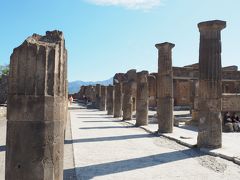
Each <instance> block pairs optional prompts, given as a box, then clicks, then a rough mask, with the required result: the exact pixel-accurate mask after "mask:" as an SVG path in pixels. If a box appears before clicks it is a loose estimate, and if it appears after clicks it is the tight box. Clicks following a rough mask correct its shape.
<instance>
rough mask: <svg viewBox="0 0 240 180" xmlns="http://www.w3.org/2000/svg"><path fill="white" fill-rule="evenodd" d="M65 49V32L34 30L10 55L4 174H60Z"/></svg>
mask: <svg viewBox="0 0 240 180" xmlns="http://www.w3.org/2000/svg"><path fill="white" fill-rule="evenodd" d="M66 66H67V51H66V49H65V42H64V37H63V33H62V32H60V31H52V32H47V33H46V36H40V35H36V34H34V35H33V36H31V37H29V38H27V39H26V40H25V41H24V43H23V44H22V45H21V46H19V47H17V48H15V49H14V51H13V53H12V55H11V62H10V74H9V94H8V121H7V152H6V177H5V178H6V180H16V179H24V180H33V179H36V180H45V179H48V180H62V179H63V142H64V123H65V121H66V119H65V118H66V117H67V115H66V99H67V97H66V93H67V90H66V88H67V81H66V79H67V70H66Z"/></svg>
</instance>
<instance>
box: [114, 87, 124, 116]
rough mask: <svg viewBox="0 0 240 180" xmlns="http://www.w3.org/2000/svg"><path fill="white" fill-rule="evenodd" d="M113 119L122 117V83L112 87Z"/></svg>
mask: <svg viewBox="0 0 240 180" xmlns="http://www.w3.org/2000/svg"><path fill="white" fill-rule="evenodd" d="M114 90H115V94H114V108H113V109H114V117H121V116H122V83H115V85H114Z"/></svg>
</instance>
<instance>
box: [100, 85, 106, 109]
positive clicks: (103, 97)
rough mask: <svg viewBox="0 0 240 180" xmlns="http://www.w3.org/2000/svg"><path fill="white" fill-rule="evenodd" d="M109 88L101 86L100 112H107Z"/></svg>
mask: <svg viewBox="0 0 240 180" xmlns="http://www.w3.org/2000/svg"><path fill="white" fill-rule="evenodd" d="M106 98H107V87H106V86H101V98H100V108H99V110H100V111H105V110H106V102H107V99H106Z"/></svg>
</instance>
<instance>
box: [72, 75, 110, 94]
mask: <svg viewBox="0 0 240 180" xmlns="http://www.w3.org/2000/svg"><path fill="white" fill-rule="evenodd" d="M95 84H101V85H105V86H106V85H109V84H113V78H110V79H107V80H105V81H96V82H92V81H89V82H85V81H73V82H69V83H68V93H69V94H73V93H77V92H79V90H80V87H81V86H87V85H95Z"/></svg>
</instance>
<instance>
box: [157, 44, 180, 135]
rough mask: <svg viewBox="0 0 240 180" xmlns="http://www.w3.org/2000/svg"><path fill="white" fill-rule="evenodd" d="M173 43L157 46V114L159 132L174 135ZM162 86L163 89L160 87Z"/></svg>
mask: <svg viewBox="0 0 240 180" xmlns="http://www.w3.org/2000/svg"><path fill="white" fill-rule="evenodd" d="M174 46H175V45H174V44H172V43H167V42H166V43H161V44H156V48H157V49H158V84H159V85H158V90H157V96H158V101H157V103H158V104H157V113H158V132H159V133H172V131H173V123H174V119H173V103H174V100H173V71H172V48H173V47H174ZM159 86H161V87H159Z"/></svg>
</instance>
